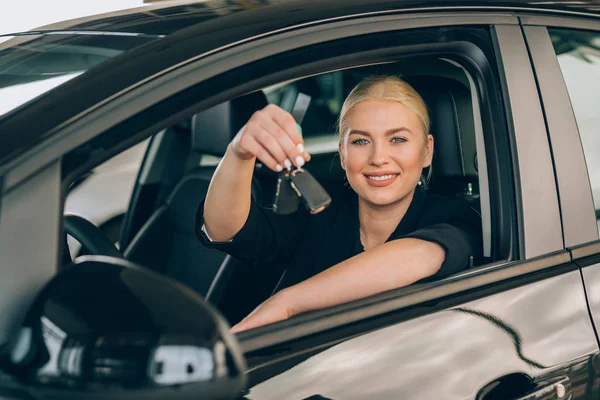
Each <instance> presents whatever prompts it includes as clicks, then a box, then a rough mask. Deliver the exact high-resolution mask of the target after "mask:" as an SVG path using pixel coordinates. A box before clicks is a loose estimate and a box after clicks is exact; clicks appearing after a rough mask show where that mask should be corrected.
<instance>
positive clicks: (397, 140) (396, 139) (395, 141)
mask: <svg viewBox="0 0 600 400" xmlns="http://www.w3.org/2000/svg"><path fill="white" fill-rule="evenodd" d="M392 142H394V143H403V142H406V138H403V137H400V136H394V137H393V138H392Z"/></svg>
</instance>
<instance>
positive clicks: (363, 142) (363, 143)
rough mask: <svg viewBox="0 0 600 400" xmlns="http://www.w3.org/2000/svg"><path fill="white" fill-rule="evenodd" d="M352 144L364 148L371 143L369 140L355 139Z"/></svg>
mask: <svg viewBox="0 0 600 400" xmlns="http://www.w3.org/2000/svg"><path fill="white" fill-rule="evenodd" d="M350 143H352V144H355V145H357V146H364V145H365V144H368V143H369V141H368V140H367V139H354V140H353V141H352V142H350Z"/></svg>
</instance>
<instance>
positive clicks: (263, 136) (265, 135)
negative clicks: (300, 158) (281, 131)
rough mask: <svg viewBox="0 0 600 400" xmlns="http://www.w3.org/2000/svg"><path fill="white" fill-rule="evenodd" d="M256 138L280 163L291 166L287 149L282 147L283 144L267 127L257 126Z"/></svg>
mask: <svg viewBox="0 0 600 400" xmlns="http://www.w3.org/2000/svg"><path fill="white" fill-rule="evenodd" d="M254 138H255V139H256V141H257V142H258V143H259V144H260V145H261V146H263V147H264V148H265V149H266V150H267V151H268V152H269V154H270V155H271V157H273V158H274V159H275V160H277V162H278V163H279V164H280V165H283V166H285V167H286V168H289V167H291V164H290V160H289V159H288V156H287V154H286V152H285V150H284V149H283V147H281V144H280V143H279V142H278V141H277V139H275V138H274V137H273V135H271V133H270V132H268V131H267V130H266V129H265V128H263V127H262V126H259V127H257V129H256V130H255V136H254Z"/></svg>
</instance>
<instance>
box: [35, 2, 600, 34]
mask: <svg viewBox="0 0 600 400" xmlns="http://www.w3.org/2000/svg"><path fill="white" fill-rule="evenodd" d="M456 7H482V8H484V7H492V8H502V7H508V8H520V9H523V8H532V9H535V10H546V11H561V12H569V11H570V12H583V13H590V14H597V15H600V3H599V2H598V0H563V1H540V0H508V1H496V0H478V1H465V0H443V1H439V0H438V1H429V0H371V1H364V0H328V1H327V2H326V3H324V2H323V1H320V0H319V1H313V0H254V1H247V0H237V1H236V0H234V1H229V2H223V1H222V0H207V1H198V0H184V1H180V0H179V1H161V2H159V3H150V4H146V5H144V6H141V7H136V8H131V9H126V10H120V11H115V12H111V13H106V14H99V15H95V16H89V17H84V18H78V19H72V20H67V21H63V22H59V23H55V24H51V25H47V26H44V27H41V28H38V29H35V30H34V31H57V30H61V31H104V32H106V31H110V32H130V33H140V34H150V35H168V34H171V33H174V32H176V31H179V30H181V29H184V28H186V27H188V26H191V25H196V24H199V23H203V22H206V21H208V20H213V19H218V18H223V17H226V16H228V15H231V14H236V13H246V14H248V13H250V12H251V11H257V10H260V11H261V12H260V13H259V15H260V16H262V18H265V19H266V18H273V14H276V15H277V19H279V20H281V19H283V20H286V19H290V20H291V19H293V18H291V14H303V16H304V17H305V18H306V19H307V22H309V21H308V20H320V19H324V18H327V17H331V16H343V15H352V14H361V13H370V12H375V11H384V10H394V9H410V8H446V9H448V8H450V9H451V8H456ZM307 11H308V13H307Z"/></svg>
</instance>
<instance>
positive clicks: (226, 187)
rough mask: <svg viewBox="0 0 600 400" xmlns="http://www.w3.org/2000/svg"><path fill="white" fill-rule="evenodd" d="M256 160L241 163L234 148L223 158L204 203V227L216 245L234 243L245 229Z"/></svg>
mask: <svg viewBox="0 0 600 400" xmlns="http://www.w3.org/2000/svg"><path fill="white" fill-rule="evenodd" d="M254 162H255V159H254V158H252V159H250V160H241V159H239V158H238V157H236V156H235V155H234V154H233V153H232V152H231V151H230V149H228V150H227V152H226V153H225V156H224V157H223V158H222V159H221V162H220V163H219V165H218V167H217V169H216V171H215V173H214V175H213V177H212V179H211V181H210V186H209V188H208V192H207V194H206V201H205V203H204V224H205V228H206V231H207V233H208V235H209V237H210V238H211V239H212V240H213V241H216V242H224V241H228V240H230V239H231V238H232V237H233V236H235V234H236V233H237V232H239V231H240V229H242V227H243V226H244V224H245V223H246V220H247V219H248V214H249V212H250V201H251V188H252V175H253V173H254Z"/></svg>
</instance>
